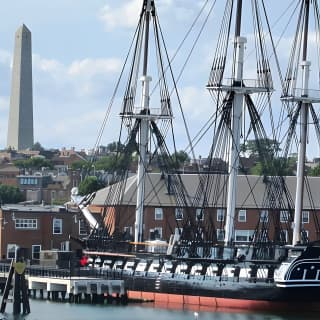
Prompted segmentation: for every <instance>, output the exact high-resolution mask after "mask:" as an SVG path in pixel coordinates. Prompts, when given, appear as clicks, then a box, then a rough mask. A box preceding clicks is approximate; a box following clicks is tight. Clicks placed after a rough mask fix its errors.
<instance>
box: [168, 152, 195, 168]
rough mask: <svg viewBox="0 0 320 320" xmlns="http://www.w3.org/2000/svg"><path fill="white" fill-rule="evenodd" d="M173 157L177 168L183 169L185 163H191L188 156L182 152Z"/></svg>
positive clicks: (174, 154) (175, 153)
mask: <svg viewBox="0 0 320 320" xmlns="http://www.w3.org/2000/svg"><path fill="white" fill-rule="evenodd" d="M171 157H172V160H173V163H174V167H175V168H181V167H182V166H183V164H184V163H185V162H187V161H190V157H189V156H188V154H187V153H186V152H185V151H182V150H180V151H176V152H174V153H173V154H172V156H171Z"/></svg>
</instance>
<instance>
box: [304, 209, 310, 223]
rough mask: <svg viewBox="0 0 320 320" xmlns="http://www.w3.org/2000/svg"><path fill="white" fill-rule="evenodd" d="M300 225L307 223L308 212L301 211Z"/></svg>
mask: <svg viewBox="0 0 320 320" xmlns="http://www.w3.org/2000/svg"><path fill="white" fill-rule="evenodd" d="M302 223H309V211H302Z"/></svg>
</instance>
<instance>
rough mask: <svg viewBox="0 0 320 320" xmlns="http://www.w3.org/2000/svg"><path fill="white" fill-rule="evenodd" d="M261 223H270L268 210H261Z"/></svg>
mask: <svg viewBox="0 0 320 320" xmlns="http://www.w3.org/2000/svg"><path fill="white" fill-rule="evenodd" d="M259 220H260V222H268V221H269V212H268V210H260V218H259Z"/></svg>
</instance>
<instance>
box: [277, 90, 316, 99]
mask: <svg viewBox="0 0 320 320" xmlns="http://www.w3.org/2000/svg"><path fill="white" fill-rule="evenodd" d="M281 98H296V99H298V98H309V99H310V100H320V90H315V89H308V90H305V89H302V88H293V89H290V90H289V91H288V92H286V93H284V94H283V95H282V97H281Z"/></svg>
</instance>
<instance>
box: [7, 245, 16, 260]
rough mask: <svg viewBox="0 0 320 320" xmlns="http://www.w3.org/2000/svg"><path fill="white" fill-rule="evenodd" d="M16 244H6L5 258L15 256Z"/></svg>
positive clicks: (13, 257)
mask: <svg viewBox="0 0 320 320" xmlns="http://www.w3.org/2000/svg"><path fill="white" fill-rule="evenodd" d="M16 251H17V245H16V244H10V243H8V245H7V259H15V258H16Z"/></svg>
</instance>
